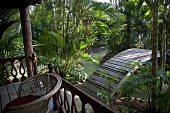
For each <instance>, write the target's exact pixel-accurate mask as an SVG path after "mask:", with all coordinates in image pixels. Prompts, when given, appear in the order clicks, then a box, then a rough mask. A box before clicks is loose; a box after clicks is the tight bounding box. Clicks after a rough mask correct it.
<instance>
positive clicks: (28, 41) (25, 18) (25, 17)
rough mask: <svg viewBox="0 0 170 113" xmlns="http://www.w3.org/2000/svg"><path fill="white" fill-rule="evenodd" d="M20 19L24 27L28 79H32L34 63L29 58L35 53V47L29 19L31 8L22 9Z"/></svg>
mask: <svg viewBox="0 0 170 113" xmlns="http://www.w3.org/2000/svg"><path fill="white" fill-rule="evenodd" d="M20 19H21V25H22V35H23V42H24V51H25V57H26V65H27V70H28V77H31V76H33V70H32V61H31V59H30V58H29V56H30V54H32V53H33V47H32V32H31V23H30V17H29V7H27V8H20Z"/></svg>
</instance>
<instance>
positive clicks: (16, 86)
mask: <svg viewBox="0 0 170 113" xmlns="http://www.w3.org/2000/svg"><path fill="white" fill-rule="evenodd" d="M20 83H21V82H17V83H14V88H15V90H16V92H17V93H18V87H19V84H20Z"/></svg>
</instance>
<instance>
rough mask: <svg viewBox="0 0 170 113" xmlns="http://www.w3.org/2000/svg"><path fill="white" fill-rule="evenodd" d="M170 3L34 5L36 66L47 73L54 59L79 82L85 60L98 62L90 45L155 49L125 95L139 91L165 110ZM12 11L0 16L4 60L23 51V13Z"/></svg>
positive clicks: (90, 0) (52, 0)
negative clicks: (21, 23)
mask: <svg viewBox="0 0 170 113" xmlns="http://www.w3.org/2000/svg"><path fill="white" fill-rule="evenodd" d="M169 5H170V1H169V0H110V2H109V3H102V2H97V1H96V0H45V1H44V2H43V4H41V5H38V6H31V7H30V17H31V24H32V36H33V44H34V45H35V48H34V51H35V52H36V53H37V56H38V60H39V62H38V65H39V66H40V68H41V69H42V72H44V71H47V70H44V69H45V68H44V66H47V64H48V63H54V64H55V70H56V72H57V73H58V74H59V75H61V76H62V77H65V78H66V79H68V80H69V81H71V82H72V83H77V82H78V81H80V80H82V79H85V78H86V76H87V74H86V73H85V72H84V69H83V62H82V59H86V60H85V61H86V62H87V61H89V62H95V63H98V62H97V61H96V60H95V59H94V58H93V57H91V56H90V55H89V54H88V52H87V49H88V48H89V47H91V46H96V45H97V46H102V47H104V48H106V49H107V52H108V53H110V54H112V55H115V54H117V53H119V52H121V51H123V50H125V49H128V48H133V47H137V48H145V49H152V64H151V65H148V64H145V66H143V65H140V64H139V65H138V66H139V67H140V72H139V73H138V74H136V73H135V74H132V76H131V77H129V78H128V80H127V82H125V85H128V86H129V87H128V88H127V89H128V90H125V92H124V93H123V92H122V95H124V96H125V95H126V96H132V94H135V95H136V94H139V92H140V94H143V95H142V97H144V98H146V99H147V100H148V101H150V102H152V108H153V109H155V108H159V110H161V111H162V112H166V111H168V109H169V103H165V104H164V103H163V101H161V99H162V100H164V99H166V98H168V91H169V81H168V79H167V75H168V74H169V71H166V73H163V74H162V73H160V72H165V70H166V69H167V68H166V65H165V59H166V56H165V52H167V51H170V32H169V31H170V27H169V26H168V25H169V23H170V20H169V18H170V16H169V14H170V8H169ZM11 12H13V13H11V14H9V15H10V16H7V17H6V18H2V17H0V24H1V25H3V26H1V27H0V58H6V57H13V56H16V55H18V56H19V55H22V54H23V43H22V42H23V41H22V38H21V31H20V22H19V21H17V20H18V19H19V12H18V11H11ZM2 22H4V23H5V24H2ZM158 48H159V50H160V64H158V59H157V51H158ZM158 65H160V66H158ZM151 67H152V68H151ZM158 67H159V68H158ZM39 70H40V69H39ZM157 70H159V71H157ZM160 70H162V71H160ZM154 86H156V87H154ZM122 88H124V85H123V86H122ZM126 91H127V92H126ZM154 99H155V100H156V101H154V102H153V100H154ZM159 101H160V103H162V104H159V103H158V102H159ZM166 102H169V101H166ZM166 104H167V106H165V105H166ZM154 107H155V108H154Z"/></svg>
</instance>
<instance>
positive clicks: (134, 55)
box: [77, 48, 152, 102]
mask: <svg viewBox="0 0 170 113" xmlns="http://www.w3.org/2000/svg"><path fill="white" fill-rule="evenodd" d="M151 55H152V51H151V50H145V49H137V48H133V49H128V50H125V51H123V52H121V53H119V54H117V55H116V56H114V57H112V58H110V59H109V60H108V61H106V62H105V63H104V64H102V65H101V66H100V68H99V69H97V70H96V71H95V72H93V74H92V75H90V76H89V78H87V80H86V82H84V83H83V84H81V85H78V86H77V87H78V88H79V89H81V90H83V91H84V92H86V93H87V94H89V95H90V96H92V97H94V98H96V99H97V100H99V101H101V102H104V100H103V99H101V98H100V97H99V96H97V93H98V92H99V91H100V90H104V91H106V92H105V93H106V94H107V95H108V92H111V93H112V95H113V94H114V93H115V92H116V91H118V89H119V87H120V85H121V84H122V83H123V82H124V81H125V80H126V77H125V76H128V75H129V71H127V69H130V70H131V71H134V69H133V68H132V65H131V62H134V61H136V62H139V61H141V62H146V61H148V60H150V59H151ZM102 74H103V75H104V76H101V75H102ZM108 76H113V78H114V81H113V82H111V84H110V86H111V87H110V88H109V87H108V79H106V78H107V77H108ZM113 89H114V91H113Z"/></svg>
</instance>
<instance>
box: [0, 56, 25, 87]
mask: <svg viewBox="0 0 170 113" xmlns="http://www.w3.org/2000/svg"><path fill="white" fill-rule="evenodd" d="M26 70H27V69H26V63H25V56H21V57H14V58H7V59H0V71H1V72H0V74H1V75H0V76H1V77H0V82H1V85H6V84H9V83H11V82H12V83H14V82H18V81H23V80H25V79H26V78H27V77H26Z"/></svg>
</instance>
